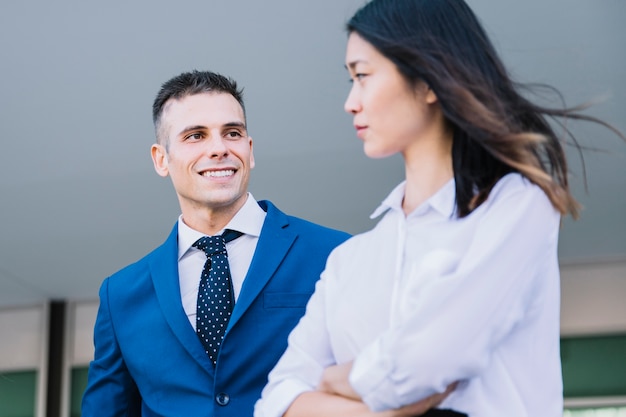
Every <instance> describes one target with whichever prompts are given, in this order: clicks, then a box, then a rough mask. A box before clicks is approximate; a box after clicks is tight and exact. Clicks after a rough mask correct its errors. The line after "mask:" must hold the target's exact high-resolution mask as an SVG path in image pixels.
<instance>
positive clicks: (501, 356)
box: [255, 174, 563, 417]
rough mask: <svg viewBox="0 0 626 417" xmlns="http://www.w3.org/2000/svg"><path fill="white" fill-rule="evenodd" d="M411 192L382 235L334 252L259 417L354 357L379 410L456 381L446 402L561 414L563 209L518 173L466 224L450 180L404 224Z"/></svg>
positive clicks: (504, 411) (270, 416) (512, 412)
mask: <svg viewBox="0 0 626 417" xmlns="http://www.w3.org/2000/svg"><path fill="white" fill-rule="evenodd" d="M404 187H405V184H404V183H403V184H400V185H399V186H398V187H396V189H394V190H393V191H392V192H391V194H390V195H389V196H388V197H387V198H386V199H385V201H384V202H383V203H382V205H381V206H380V207H379V209H378V210H377V211H376V212H375V213H374V215H380V214H382V213H385V215H384V217H383V218H382V219H381V220H380V222H379V223H378V225H377V226H376V227H375V228H374V229H372V230H371V231H369V232H367V233H363V234H361V235H357V236H355V237H353V238H351V239H350V240H348V241H347V242H345V243H344V244H342V245H340V246H339V247H338V248H336V249H335V250H334V251H333V252H332V253H331V255H330V257H329V259H328V262H327V266H326V270H325V271H324V273H323V274H322V279H321V280H320V281H319V282H318V284H317V287H316V291H315V294H314V295H313V297H312V298H311V300H310V302H309V304H308V306H307V311H306V315H305V316H304V318H303V319H302V320H301V321H300V323H299V324H298V326H297V327H296V328H295V329H294V331H293V332H292V333H291V335H290V338H289V347H288V349H287V351H286V352H285V354H284V355H283V357H282V358H281V360H280V361H279V363H278V364H277V366H276V368H275V369H274V370H273V371H272V373H271V374H270V377H269V383H268V385H267V386H266V387H265V389H264V391H263V396H262V399H261V400H259V402H258V403H257V405H256V409H255V416H256V417H279V416H281V415H282V414H283V413H284V411H285V410H286V409H287V408H288V407H289V405H290V404H291V402H293V400H294V399H295V398H296V397H297V396H298V395H299V394H301V393H303V392H305V391H311V390H315V388H316V386H317V385H318V383H319V381H320V378H321V375H322V371H323V369H324V368H326V367H328V366H330V365H333V364H340V363H344V362H347V361H351V360H354V364H353V368H352V372H351V374H350V383H351V385H352V386H353V388H354V389H355V390H356V391H357V392H358V393H359V394H360V395H361V397H362V399H363V401H364V402H365V403H366V404H367V405H368V406H369V407H370V408H371V409H372V410H373V411H381V410H385V409H390V408H397V407H400V406H403V405H406V404H410V403H413V402H415V401H418V400H420V399H422V398H425V397H427V396H429V395H431V394H434V393H436V392H442V391H444V390H445V388H446V386H447V385H448V384H450V383H452V382H454V381H460V384H459V385H458V387H457V388H456V390H455V391H454V392H453V393H452V394H451V395H450V396H449V397H448V398H447V399H446V400H445V401H444V402H443V403H442V404H441V405H440V406H439V408H450V409H454V410H457V411H460V412H465V413H467V414H469V415H470V416H471V417H491V416H493V417H502V416H507V417H516V416H520V417H521V416H532V417H536V416H542V417H552V416H561V415H562V402H563V401H562V379H561V366H560V352H559V301H560V300H559V297H560V290H559V270H558V261H557V242H558V231H559V224H560V215H559V213H558V212H557V211H556V210H555V209H554V207H553V206H552V204H551V203H550V201H549V199H548V198H547V196H546V195H545V193H544V192H543V191H542V190H541V189H540V188H539V187H537V186H536V185H533V184H531V183H530V182H529V181H528V180H526V179H524V178H523V177H522V176H521V175H519V174H509V175H507V176H505V177H504V178H502V179H501V180H500V181H499V182H498V184H496V186H495V187H494V188H493V190H492V191H491V193H490V195H489V198H488V200H487V201H486V202H484V203H483V204H482V205H481V206H480V207H478V208H477V209H476V210H474V211H473V212H472V213H471V214H470V215H468V216H466V217H464V218H457V217H456V216H455V184H454V180H451V181H450V182H449V183H448V184H446V185H445V186H444V187H442V188H441V189H440V190H439V191H438V192H437V193H436V194H435V195H433V196H432V197H431V198H430V199H429V200H428V201H426V202H425V203H424V204H422V205H421V206H419V207H418V208H417V209H415V210H414V211H413V212H412V213H411V214H410V215H408V216H405V215H404V213H403V211H402V199H403V196H404ZM374 215H373V216H374Z"/></svg>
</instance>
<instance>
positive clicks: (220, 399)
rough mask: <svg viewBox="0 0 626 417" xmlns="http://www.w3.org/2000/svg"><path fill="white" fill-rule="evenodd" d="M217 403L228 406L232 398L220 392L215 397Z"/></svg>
mask: <svg viewBox="0 0 626 417" xmlns="http://www.w3.org/2000/svg"><path fill="white" fill-rule="evenodd" d="M215 401H216V402H217V403H218V404H219V405H222V406H224V405H228V403H229V402H230V397H229V396H228V394H226V393H224V392H220V393H219V394H217V395H216V396H215Z"/></svg>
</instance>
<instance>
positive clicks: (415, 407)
mask: <svg viewBox="0 0 626 417" xmlns="http://www.w3.org/2000/svg"><path fill="white" fill-rule="evenodd" d="M351 370H352V362H346V363H342V364H341V365H332V366H329V367H328V368H326V369H325V370H324V373H323V374H322V380H321V381H320V383H319V385H318V387H317V390H318V391H321V392H325V393H328V394H334V395H339V396H341V397H344V398H349V399H351V400H356V401H361V396H360V395H359V394H358V393H357V392H356V391H355V390H354V389H353V388H352V386H351V385H350V380H349V376H350V371H351ZM456 386H457V383H456V382H454V383H452V384H450V385H448V387H447V388H446V390H445V391H444V392H442V393H441V394H434V395H431V396H430V397H427V398H424V399H423V400H420V401H418V402H415V403H413V404H409V405H406V406H404V407H401V408H396V409H393V410H386V411H382V412H379V413H373V416H376V417H413V416H420V415H422V414H424V413H425V412H427V411H428V410H430V409H431V408H435V407H437V406H438V405H439V404H441V403H442V402H443V400H445V399H446V397H447V396H448V395H450V393H451V392H452V391H454V389H455V388H456Z"/></svg>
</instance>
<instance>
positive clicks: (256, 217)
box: [178, 193, 266, 260]
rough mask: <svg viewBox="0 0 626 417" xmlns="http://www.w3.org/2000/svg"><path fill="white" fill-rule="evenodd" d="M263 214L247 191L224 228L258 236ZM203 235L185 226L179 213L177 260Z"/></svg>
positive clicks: (261, 226) (263, 218)
mask: <svg viewBox="0 0 626 417" xmlns="http://www.w3.org/2000/svg"><path fill="white" fill-rule="evenodd" d="M265 215H266V213H265V212H264V211H263V209H262V208H261V207H259V204H258V203H257V202H256V200H255V199H254V197H253V196H252V194H251V193H248V198H247V199H246V202H245V203H244V205H243V206H242V207H241V208H240V209H239V211H238V212H237V213H236V214H235V216H234V217H233V218H232V219H230V221H229V222H228V224H226V227H224V229H231V230H236V231H238V232H242V233H243V234H244V235H250V236H253V237H259V236H260V235H261V229H262V228H263V222H264V221H265ZM224 229H222V230H220V232H219V233H217V234H221V233H222V232H223V231H224ZM203 236H206V235H205V234H204V233H202V232H199V231H197V230H195V229H192V228H191V227H189V226H187V225H186V224H185V222H184V221H183V216H182V214H181V215H180V216H179V217H178V260H180V258H182V257H183V255H185V253H187V251H188V250H189V249H190V248H191V245H193V244H194V243H195V241H196V240H198V239H200V238H201V237H203Z"/></svg>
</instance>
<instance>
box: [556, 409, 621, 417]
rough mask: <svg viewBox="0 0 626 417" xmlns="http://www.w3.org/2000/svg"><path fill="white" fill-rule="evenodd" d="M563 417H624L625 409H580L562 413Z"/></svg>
mask: <svg viewBox="0 0 626 417" xmlns="http://www.w3.org/2000/svg"><path fill="white" fill-rule="evenodd" d="M563 417H626V407H599V408H581V409H573V410H565V411H563Z"/></svg>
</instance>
